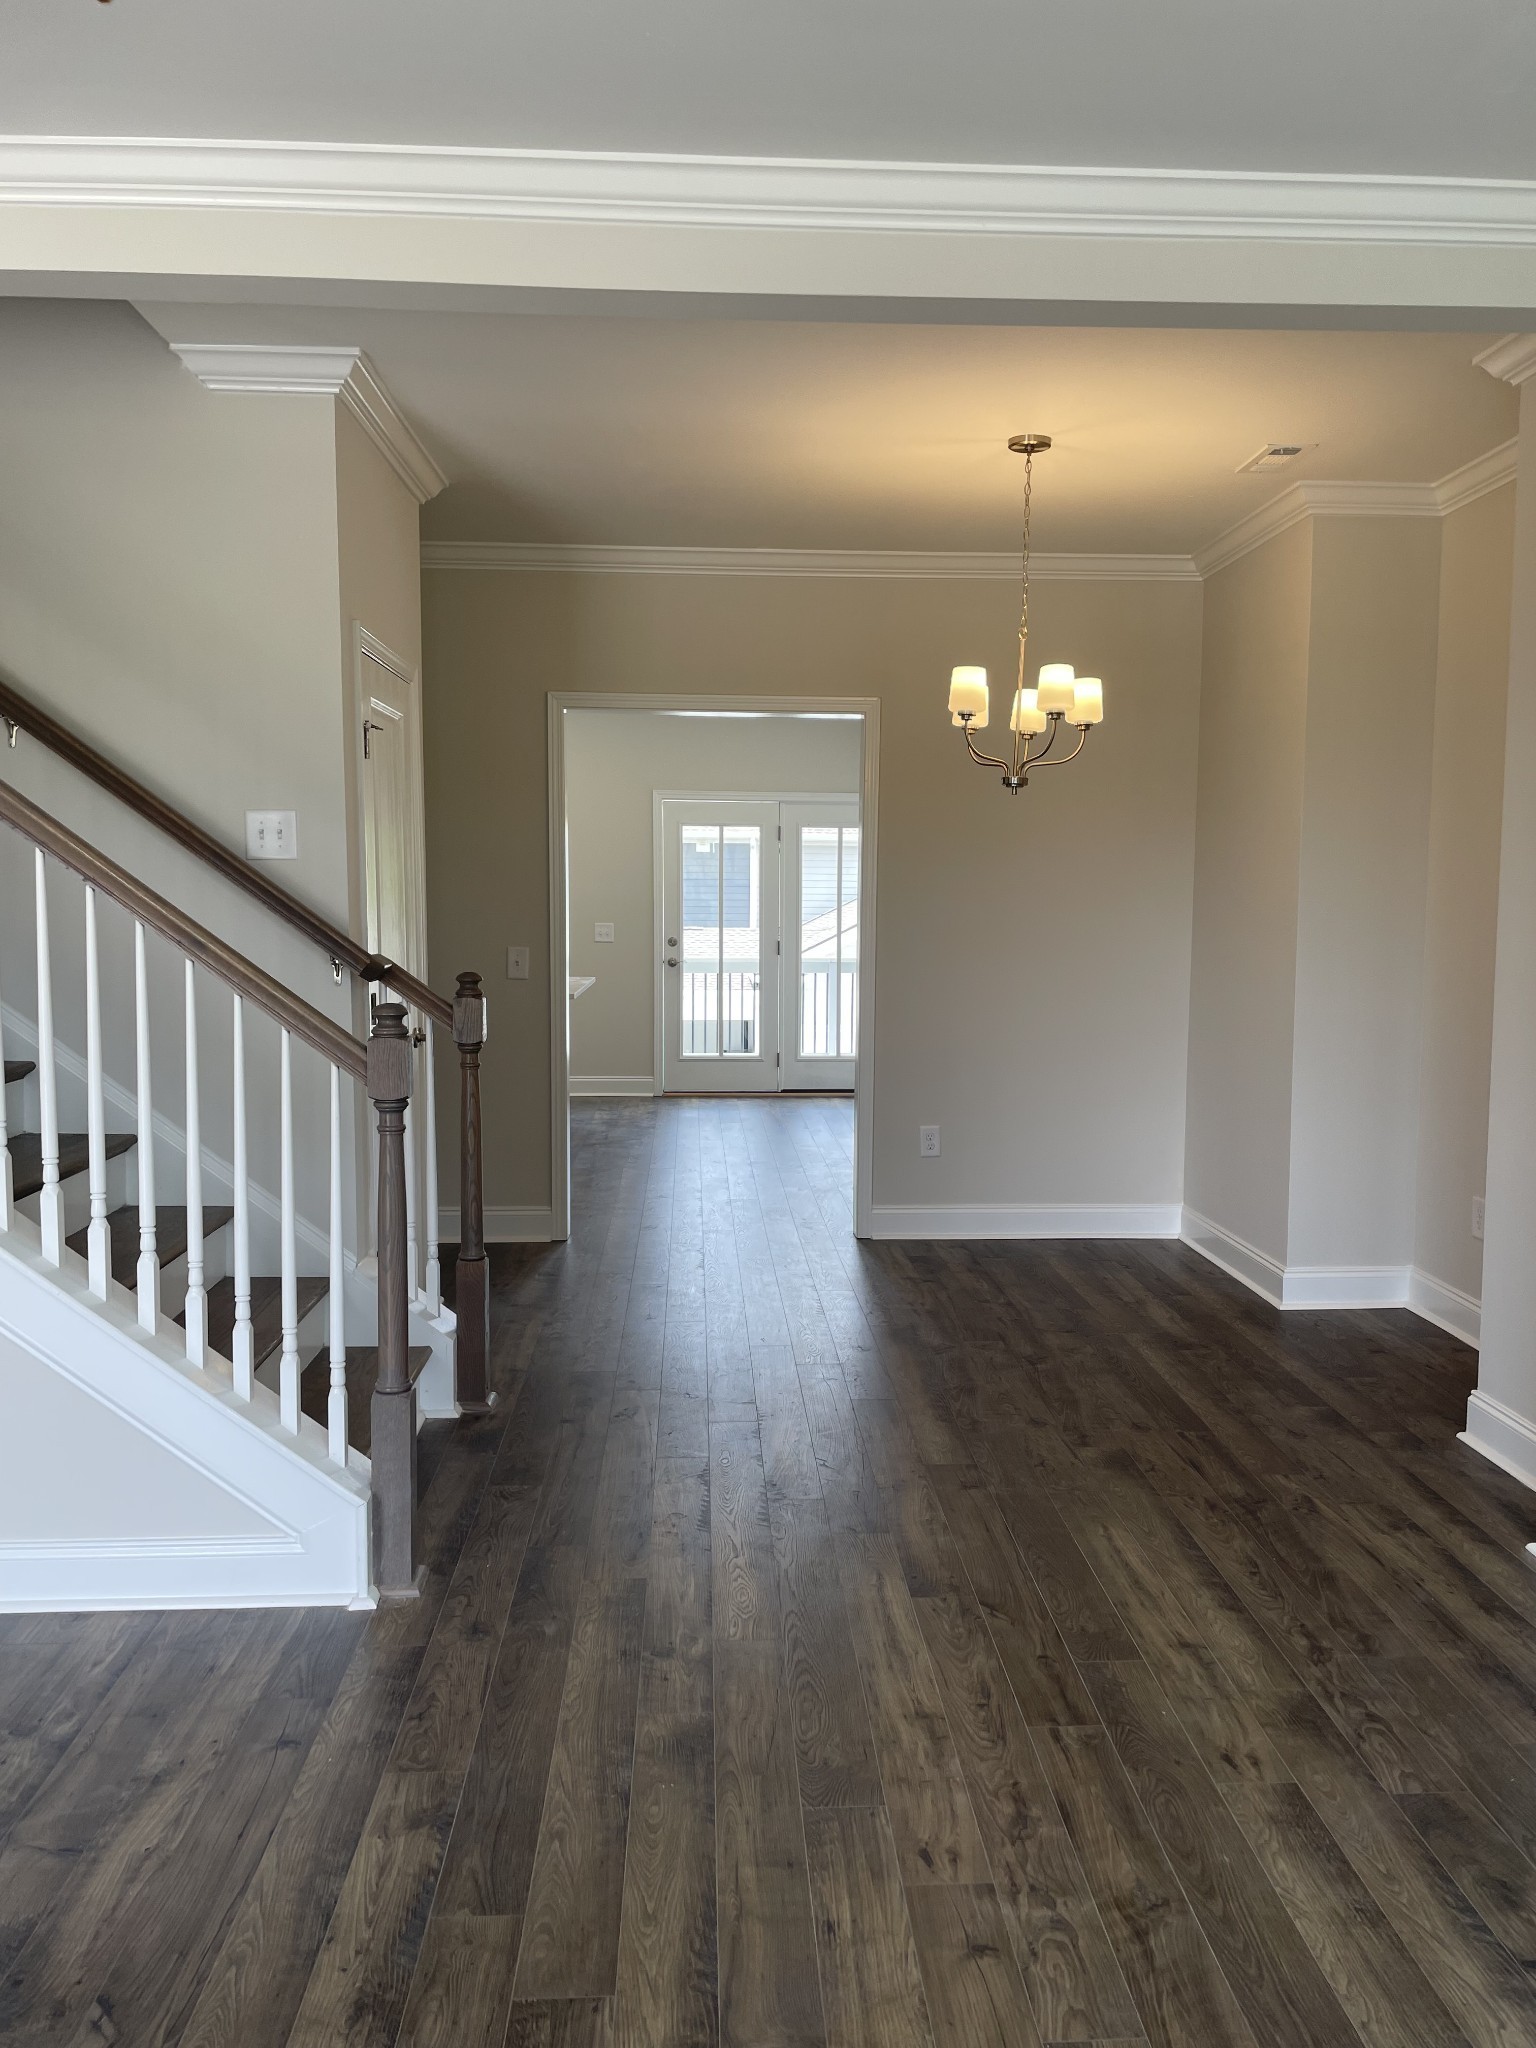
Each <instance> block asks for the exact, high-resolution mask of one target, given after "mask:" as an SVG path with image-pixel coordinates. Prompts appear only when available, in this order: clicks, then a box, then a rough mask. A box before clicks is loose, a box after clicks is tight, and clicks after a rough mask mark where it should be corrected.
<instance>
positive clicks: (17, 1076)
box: [5, 1060, 37, 1088]
mask: <svg viewBox="0 0 1536 2048" xmlns="http://www.w3.org/2000/svg"><path fill="white" fill-rule="evenodd" d="M36 1071H37V1061H36V1060H7V1061H6V1063H5V1085H6V1087H7V1088H9V1087H10V1085H11V1083H12V1082H13V1081H25V1079H26V1078H27V1076H28V1074H32V1073H35V1072H36Z"/></svg>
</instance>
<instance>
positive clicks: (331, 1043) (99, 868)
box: [0, 782, 368, 1081]
mask: <svg viewBox="0 0 1536 2048" xmlns="http://www.w3.org/2000/svg"><path fill="white" fill-rule="evenodd" d="M0 821H3V822H4V823H5V824H7V825H10V826H12V827H13V828H14V829H15V830H16V831H17V832H19V833H21V835H22V836H23V838H26V839H30V840H31V841H32V843H33V845H34V846H40V847H41V848H42V849H43V851H44V852H45V853H51V854H52V855H53V857H54V859H55V860H57V861H59V862H61V863H62V865H63V866H65V867H67V868H72V869H73V870H74V872H75V873H76V874H77V875H80V876H82V877H83V879H84V880H85V881H87V882H89V883H90V885H91V887H92V888H94V889H99V890H100V891H101V893H102V894H103V895H104V896H110V897H111V898H112V900H113V902H114V903H120V904H121V905H122V907H123V909H124V910H126V911H127V912H128V914H129V915H130V916H131V917H135V918H137V919H138V921H139V922H140V924H143V925H147V926H148V927H149V929H150V930H151V931H155V932H158V933H159V934H160V936H161V937H162V938H164V939H169V940H170V942H171V944H172V945H173V946H178V947H180V949H181V951H182V952H183V953H185V954H187V955H188V956H189V957H190V958H191V959H193V960H196V961H198V962H200V964H201V965H202V966H204V967H206V968H208V969H209V970H210V971H211V972H212V973H214V974H216V975H217V976H218V977H219V979H220V980H221V981H224V982H227V983H228V984H229V986H230V987H231V988H233V989H235V990H236V991H237V992H238V993H239V994H240V995H242V996H246V997H249V999H250V1000H251V1002H253V1003H254V1004H255V1005H256V1007H257V1008H258V1009H260V1010H264V1011H265V1012H266V1013H267V1015H268V1016H269V1017H272V1018H274V1019H275V1020H276V1021H277V1023H279V1024H280V1025H281V1026H282V1027H283V1029H284V1030H285V1031H291V1032H292V1034H293V1036H294V1037H295V1038H301V1039H303V1041H304V1043H305V1044H306V1045H311V1046H313V1047H314V1049H315V1051H316V1052H318V1053H319V1054H320V1055H321V1056H322V1058H324V1059H328V1060H331V1061H333V1062H334V1063H335V1064H336V1065H337V1066H338V1067H340V1068H341V1070H342V1072H343V1073H345V1074H351V1075H353V1076H354V1077H355V1078H356V1079H357V1080H359V1081H365V1080H366V1079H367V1074H368V1048H367V1045H366V1043H365V1042H364V1041H363V1040H362V1039H360V1038H354V1037H353V1036H352V1033H351V1032H350V1031H347V1030H344V1029H343V1027H342V1026H341V1025H340V1024H336V1023H333V1022H332V1020H331V1019H330V1018H329V1017H327V1016H326V1015H325V1014H324V1012H323V1011H321V1010H317V1009H315V1007H314V1006H313V1004H311V1003H306V1002H305V1000H304V998H303V997H302V996H296V995H295V994H294V993H293V991H292V990H291V989H289V988H285V987H284V985H283V983H282V982H280V981H277V980H275V979H274V978H273V976H271V975H270V974H268V973H267V972H266V971H265V969H264V968H260V967H258V966H256V964H255V963H254V961H250V960H247V959H246V957H245V955H244V954H243V953H237V952H236V951H235V949H234V947H233V946H229V945H226V944H225V942H224V940H223V939H221V938H218V937H216V936H215V935H214V933H212V932H211V931H209V930H208V929H207V927H206V926H204V925H200V924H199V923H198V922H197V920H196V919H195V918H191V917H188V916H187V914H186V912H185V911H184V910H178V909H177V907H176V905H175V904H174V903H168V902H167V901H166V899H165V897H163V896H160V895H157V894H156V892H155V891H154V890H153V889H150V888H147V887H146V886H145V885H144V883H142V882H140V881H138V880H136V879H135V877H134V876H132V875H130V874H129V873H128V870H127V869H126V868H120V867H119V866H118V864H117V862H116V861H114V860H109V859H108V858H107V856H106V855H105V854H104V853H98V852H97V851H96V849H95V847H94V846H91V845H89V844H88V843H87V842H86V841H85V840H84V839H82V838H80V837H79V835H78V834H77V833H74V832H71V831H70V829H69V827H68V826H67V825H62V824H60V822H59V820H58V819H57V818H53V817H50V816H49V814H48V812H47V811H44V810H40V809H39V808H38V806H37V805H36V804H34V803H32V802H31V801H30V800H29V799H28V798H26V797H24V796H23V795H22V794H21V792H20V791H19V790H17V789H13V788H12V787H11V785H10V784H9V783H6V782H0Z"/></svg>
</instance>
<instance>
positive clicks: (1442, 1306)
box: [1408, 1266, 1483, 1351]
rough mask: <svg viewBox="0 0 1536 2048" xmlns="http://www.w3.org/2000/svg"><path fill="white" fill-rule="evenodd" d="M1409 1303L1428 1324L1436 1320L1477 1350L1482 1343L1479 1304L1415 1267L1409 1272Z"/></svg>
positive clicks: (1480, 1308) (1469, 1296) (1470, 1297)
mask: <svg viewBox="0 0 1536 2048" xmlns="http://www.w3.org/2000/svg"><path fill="white" fill-rule="evenodd" d="M1408 1306H1409V1307H1410V1308H1411V1309H1412V1310H1413V1312H1414V1314H1415V1315H1416V1316H1422V1317H1423V1318H1424V1320H1425V1322H1427V1323H1435V1324H1437V1325H1438V1326H1439V1328H1440V1329H1442V1330H1447V1331H1449V1332H1450V1334H1451V1336H1453V1337H1459V1338H1460V1339H1461V1341H1462V1343H1463V1344H1470V1345H1471V1347H1472V1349H1473V1350H1474V1351H1476V1350H1477V1349H1478V1348H1479V1347H1480V1345H1481V1343H1482V1335H1483V1329H1482V1325H1483V1309H1482V1303H1481V1302H1478V1301H1474V1300H1473V1298H1472V1296H1471V1295H1470V1294H1463V1293H1462V1292H1461V1291H1460V1289H1459V1288H1455V1287H1447V1285H1446V1284H1445V1282H1444V1281H1443V1280H1437V1279H1436V1278H1435V1277H1434V1275H1433V1274H1432V1273H1426V1272H1425V1271H1424V1270H1423V1269H1422V1267H1419V1266H1415V1267H1414V1269H1413V1271H1412V1272H1411V1273H1410V1274H1409V1275H1408Z"/></svg>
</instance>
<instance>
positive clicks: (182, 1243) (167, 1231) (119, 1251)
mask: <svg viewBox="0 0 1536 2048" xmlns="http://www.w3.org/2000/svg"><path fill="white" fill-rule="evenodd" d="M234 1213H235V1212H234V1210H233V1209H227V1208H225V1207H224V1206H223V1204H222V1203H216V1202H205V1203H204V1204H203V1236H204V1237H205V1238H209V1237H212V1236H213V1234H214V1232H215V1231H216V1230H222V1229H223V1228H224V1225H225V1224H226V1223H228V1222H229V1221H230V1219H231V1218H232V1217H233V1215H234ZM107 1230H108V1233H109V1235H110V1237H111V1242H112V1252H111V1260H112V1278H113V1279H114V1280H116V1281H117V1282H118V1283H119V1285H121V1286H123V1287H131V1286H132V1285H133V1284H134V1282H135V1280H136V1279H137V1278H138V1272H139V1212H138V1210H137V1208H122V1209H113V1210H112V1211H111V1212H110V1213H109V1215H108V1217H107ZM86 1236H87V1233H86V1232H85V1231H84V1230H76V1231H74V1232H72V1233H71V1235H70V1236H69V1238H68V1239H66V1242H67V1244H68V1245H69V1248H70V1250H71V1251H72V1252H78V1253H79V1254H80V1256H81V1258H82V1259H83V1258H84V1257H85V1255H86ZM186 1249H187V1212H186V1208H185V1206H184V1205H183V1204H179V1203H172V1204H167V1205H166V1206H165V1207H164V1208H157V1209H156V1210H155V1250H156V1251H157V1252H158V1253H159V1255H160V1263H161V1265H162V1266H168V1265H170V1264H171V1262H172V1260H173V1259H179V1258H180V1257H181V1255H182V1253H183V1252H184V1251H185V1250H186Z"/></svg>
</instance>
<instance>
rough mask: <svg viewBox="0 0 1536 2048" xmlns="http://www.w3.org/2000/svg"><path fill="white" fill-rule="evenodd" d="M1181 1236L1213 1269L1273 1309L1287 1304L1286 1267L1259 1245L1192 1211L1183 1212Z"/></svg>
mask: <svg viewBox="0 0 1536 2048" xmlns="http://www.w3.org/2000/svg"><path fill="white" fill-rule="evenodd" d="M1179 1236H1180V1237H1181V1238H1182V1239H1183V1240H1184V1242H1185V1244H1187V1245H1188V1246H1189V1248H1190V1250H1191V1251H1196V1252H1198V1253H1199V1254H1200V1256H1201V1258H1203V1259H1209V1260H1210V1262H1211V1264H1212V1265H1213V1266H1220V1268H1221V1270H1222V1271H1223V1273H1230V1274H1231V1275H1232V1278H1233V1279H1234V1280H1241V1281H1242V1283H1243V1285H1244V1286H1245V1287H1251V1288H1252V1289H1253V1291H1254V1293H1255V1294H1262V1295H1263V1297H1264V1299H1265V1300H1266V1301H1267V1302H1268V1303H1269V1304H1270V1305H1271V1307H1273V1308H1279V1307H1280V1306H1281V1305H1282V1303H1283V1302H1284V1299H1285V1268H1284V1267H1283V1266H1281V1265H1278V1264H1277V1263H1276V1262H1275V1260H1273V1259H1272V1258H1271V1257H1270V1256H1269V1254H1268V1252H1261V1251H1260V1250H1259V1248H1258V1246H1257V1245H1252V1244H1249V1243H1248V1242H1247V1240H1246V1239H1245V1238H1241V1237H1234V1236H1233V1235H1232V1233H1231V1231H1230V1230H1223V1229H1222V1227H1221V1225H1220V1224H1219V1223H1213V1222H1212V1221H1211V1219H1210V1217H1209V1216H1202V1215H1201V1214H1200V1212H1199V1211H1198V1210H1197V1209H1189V1208H1186V1209H1185V1210H1184V1211H1183V1213H1182V1217H1181V1220H1180V1224H1179Z"/></svg>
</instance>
